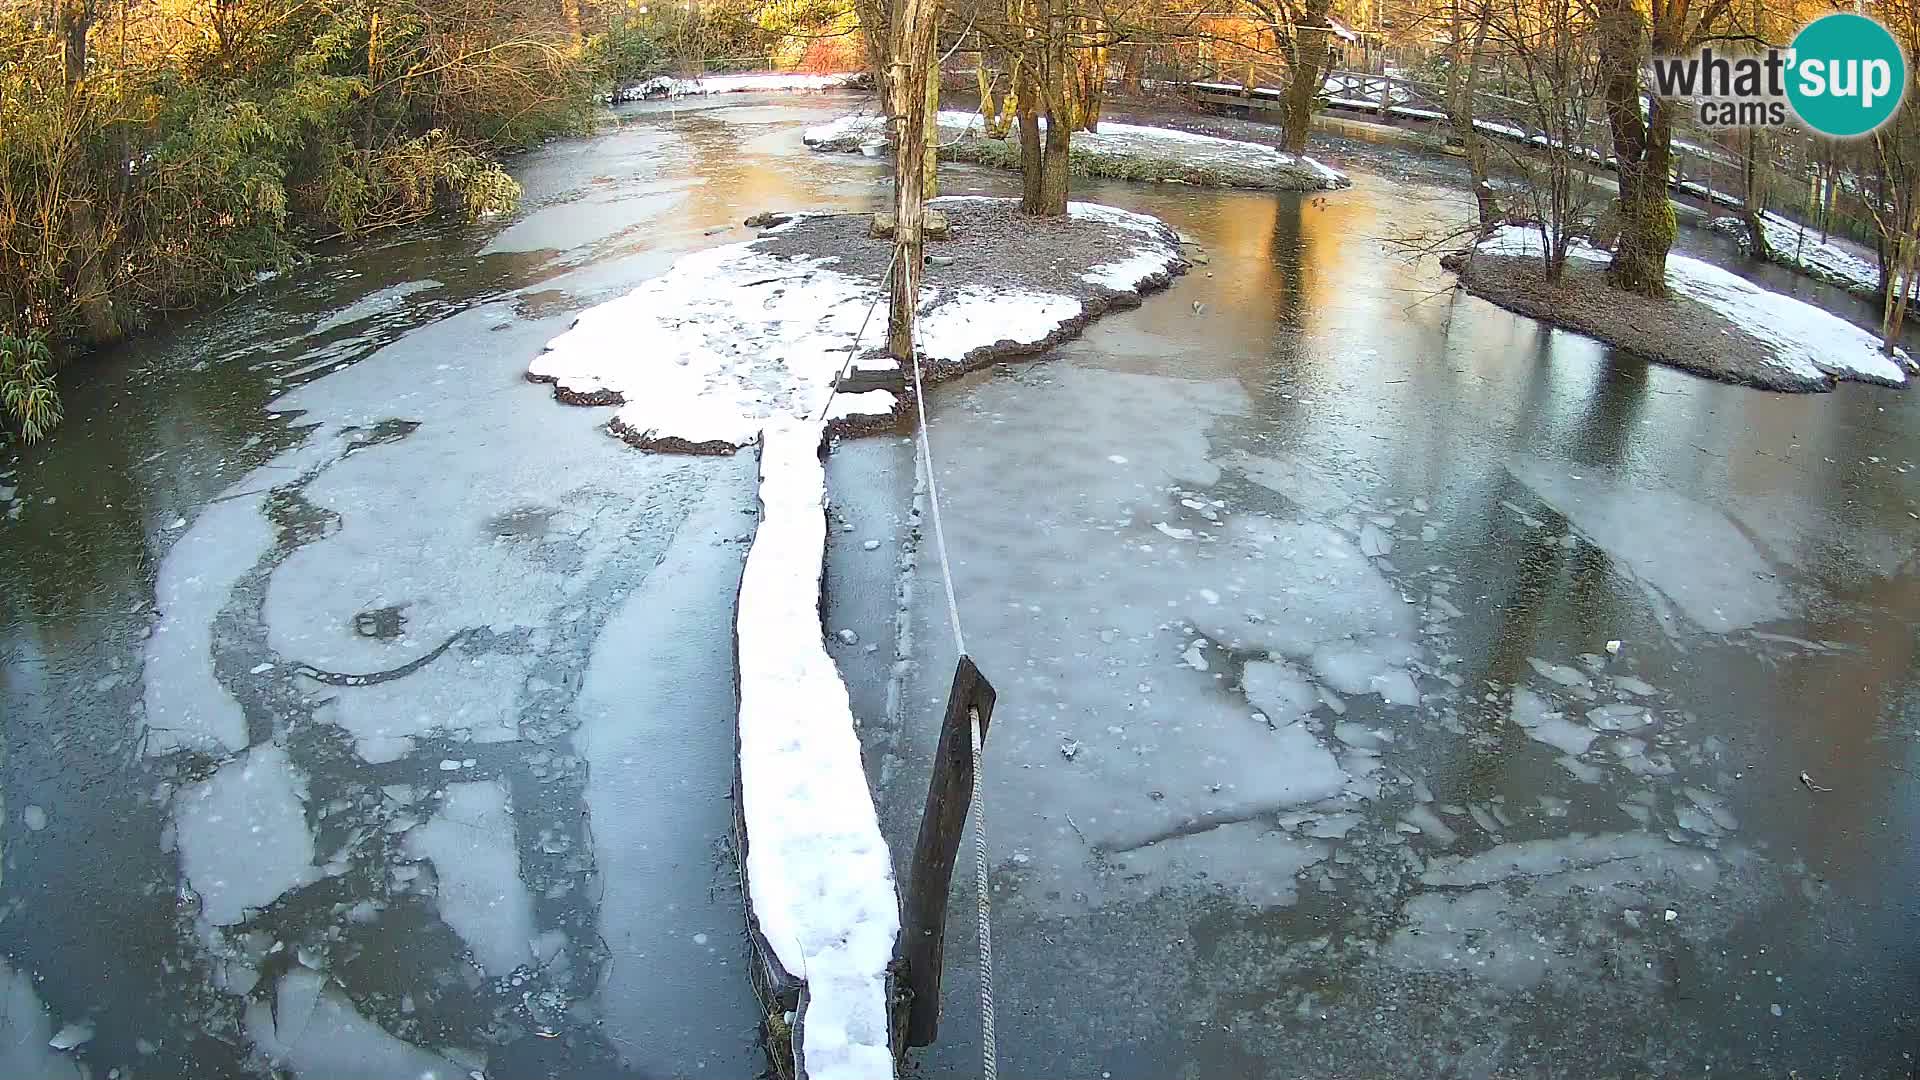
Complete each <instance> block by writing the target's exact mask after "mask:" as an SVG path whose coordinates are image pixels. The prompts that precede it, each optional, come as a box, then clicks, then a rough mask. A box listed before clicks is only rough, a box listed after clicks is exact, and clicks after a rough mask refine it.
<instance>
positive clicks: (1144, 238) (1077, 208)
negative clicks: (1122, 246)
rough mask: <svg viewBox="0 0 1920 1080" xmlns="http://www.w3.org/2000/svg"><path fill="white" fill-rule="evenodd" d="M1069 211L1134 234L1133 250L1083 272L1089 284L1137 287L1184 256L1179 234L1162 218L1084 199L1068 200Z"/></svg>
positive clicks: (1074, 214)
mask: <svg viewBox="0 0 1920 1080" xmlns="http://www.w3.org/2000/svg"><path fill="white" fill-rule="evenodd" d="M1067 213H1068V214H1070V215H1072V216H1073V217H1076V218H1080V219H1082V220H1085V221H1099V222H1102V223H1105V224H1107V225H1111V226H1114V227H1115V228H1118V229H1123V230H1125V231H1126V232H1128V233H1130V234H1132V236H1133V238H1134V239H1133V248H1132V250H1130V251H1128V252H1127V253H1126V254H1124V255H1122V256H1121V257H1120V258H1118V259H1115V260H1114V261H1112V262H1107V263H1101V264H1100V265H1098V266H1095V267H1093V268H1092V269H1090V270H1088V271H1087V272H1086V273H1084V274H1082V275H1080V279H1081V280H1082V281H1085V282H1088V283H1089V284H1093V285H1099V286H1102V287H1104V288H1108V289H1113V290H1115V291H1117V292H1126V291H1129V290H1135V289H1138V288H1140V286H1141V285H1142V284H1144V283H1145V282H1146V281H1147V280H1148V279H1150V278H1153V277H1155V276H1157V275H1163V274H1165V273H1166V272H1167V268H1168V267H1169V266H1172V265H1173V264H1174V263H1176V262H1178V261H1179V259H1180V252H1179V249H1178V247H1177V246H1176V238H1175V237H1174V236H1172V235H1170V234H1169V233H1168V230H1167V226H1166V225H1165V223H1163V222H1162V221H1161V220H1160V219H1159V218H1156V217H1149V216H1147V215H1146V214H1136V213H1134V212H1133V211H1131V210H1121V209H1119V208H1117V207H1112V206H1103V205H1101V204H1099V203H1084V202H1070V203H1068V204H1067Z"/></svg>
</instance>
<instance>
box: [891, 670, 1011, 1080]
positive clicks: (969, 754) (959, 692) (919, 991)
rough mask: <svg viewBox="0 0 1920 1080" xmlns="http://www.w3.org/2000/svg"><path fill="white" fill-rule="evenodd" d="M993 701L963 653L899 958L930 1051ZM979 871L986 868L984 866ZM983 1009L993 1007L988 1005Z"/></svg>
mask: <svg viewBox="0 0 1920 1080" xmlns="http://www.w3.org/2000/svg"><path fill="white" fill-rule="evenodd" d="M994 698H995V695H994V690H993V685H992V684H991V683H989V682H987V679H986V676H984V675H982V674H980V669H979V668H977V667H975V666H974V664H973V660H972V658H970V657H968V656H967V655H965V654H964V653H963V654H961V656H960V662H959V664H958V665H957V666H956V667H955V669H954V672H953V689H952V691H951V692H950V693H949V694H948V695H947V713H946V717H945V718H944V719H943V720H942V721H941V725H940V742H939V745H938V746H937V747H936V748H935V750H934V756H933V778H932V780H931V781H930V782H929V783H928V784H927V807H926V812H925V813H924V814H922V815H921V818H920V836H919V839H918V840H917V842H916V843H915V844H914V846H913V865H912V867H911V870H910V875H911V876H910V877H909V878H908V889H907V903H906V911H905V913H904V914H903V917H902V919H901V926H900V930H901V935H900V938H901V942H900V944H901V959H902V960H903V961H904V967H905V969H906V970H905V976H906V982H907V987H908V989H909V990H910V991H912V996H911V999H910V1001H909V1004H908V1012H907V1032H906V1036H907V1037H906V1043H907V1045H908V1046H929V1045H931V1044H932V1043H933V1041H934V1039H935V1038H937V1037H938V1035H939V1032H940V969H941V967H942V966H943V961H944V957H945V954H946V929H947V897H948V894H949V892H950V891H951V886H952V883H953V864H954V862H955V861H956V860H957V859H958V857H959V855H960V843H961V840H962V839H963V837H964V835H965V832H966V825H967V813H968V807H969V804H977V803H978V801H979V791H980V772H979V768H978V755H979V752H980V746H981V741H982V740H983V739H985V738H986V734H987V725H988V723H989V721H991V719H992V717H993V703H994ZM973 813H974V823H975V827H976V830H977V829H978V828H979V827H980V824H981V823H980V819H979V813H980V810H979V807H978V806H977V805H975V806H974V807H973ZM980 839H984V833H977V834H976V840H980ZM981 854H982V855H984V852H982V853H981ZM980 869H981V870H982V871H984V870H985V863H984V862H982V864H981V866H980ZM983 899H984V896H983ZM982 910H983V911H984V908H983V909H982ZM982 930H983V931H984V930H985V927H982ZM989 940H990V939H988V938H986V937H985V936H984V933H983V936H982V939H981V945H982V949H981V957H980V962H981V964H982V965H983V968H985V967H988V966H990V965H991V964H992V962H993V961H992V953H991V952H990V951H989V950H990V949H991V945H989V944H988V941H989ZM981 974H982V985H983V986H984V985H986V982H985V980H986V979H987V978H988V977H990V976H989V973H988V972H987V971H985V970H983V971H982V973H981ZM982 1007H983V1008H991V1005H990V1004H988V1002H987V1001H985V1000H983V1001H982Z"/></svg>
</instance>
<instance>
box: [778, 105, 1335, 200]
mask: <svg viewBox="0 0 1920 1080" xmlns="http://www.w3.org/2000/svg"><path fill="white" fill-rule="evenodd" d="M937 123H938V125H939V128H940V136H941V138H942V139H943V140H951V139H955V138H959V137H961V136H963V135H966V134H968V133H974V134H980V133H982V131H983V124H982V121H981V119H980V117H979V116H978V114H975V113H967V112H957V111H954V110H950V109H943V110H941V111H940V114H939V117H938V120H937ZM1040 123H1041V127H1042V128H1043V129H1044V128H1045V126H1046V118H1045V117H1042V118H1041V121H1040ZM1099 128H1100V130H1099V131H1076V132H1074V133H1073V149H1074V151H1075V152H1076V153H1085V154H1096V155H1101V156H1110V157H1158V158H1173V159H1176V160H1181V161H1197V162H1203V163H1204V162H1217V163H1220V164H1228V165H1238V166H1250V167H1254V168H1259V167H1262V166H1266V167H1272V168H1289V169H1290V168H1293V167H1294V165H1295V163H1296V162H1304V163H1305V164H1306V165H1307V166H1308V167H1309V168H1311V169H1312V170H1313V171H1314V173H1315V174H1316V175H1317V176H1319V177H1320V180H1321V185H1322V186H1323V187H1326V188H1338V187H1345V186H1346V185H1347V184H1348V183H1349V181H1348V179H1347V177H1346V176H1345V175H1343V174H1341V173H1340V172H1339V171H1337V170H1335V169H1331V168H1328V167H1327V166H1326V165H1323V164H1321V163H1320V162H1318V161H1315V160H1314V159H1312V158H1296V157H1295V156H1294V155H1292V154H1288V153H1284V152H1282V151H1280V150H1278V149H1275V148H1274V147H1271V146H1267V145H1265V144H1264V143H1255V142H1244V141H1242V140H1239V139H1223V138H1220V137H1219V136H1217V135H1199V134H1195V133H1193V132H1190V131H1179V130H1176V129H1174V128H1163V127H1148V126H1145V125H1140V124H1120V123H1115V122H1113V121H1111V120H1103V121H1101V122H1100V124H1099ZM888 134H889V132H888V125H887V120H886V118H885V117H884V116H879V115H875V114H870V113H862V114H855V115H850V116H841V117H836V118H835V119H833V120H830V121H828V122H827V123H825V124H817V125H815V126H813V127H810V128H808V129H806V131H804V132H802V133H801V140H802V141H803V142H805V143H806V144H807V145H808V146H813V147H823V146H828V147H830V146H833V145H835V144H838V145H841V146H844V144H845V143H846V142H847V141H848V140H884V139H886V138H887V137H888Z"/></svg>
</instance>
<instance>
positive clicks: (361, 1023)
mask: <svg viewBox="0 0 1920 1080" xmlns="http://www.w3.org/2000/svg"><path fill="white" fill-rule="evenodd" d="M274 1006H277V1010H278V1022H277V1023H276V1019H275V1008H274ZM246 1026H247V1036H248V1038H250V1039H252V1040H253V1045H254V1048H255V1049H256V1050H258V1051H259V1052H260V1053H261V1054H262V1055H264V1056H265V1057H266V1058H267V1060H268V1061H270V1062H272V1063H273V1064H275V1065H280V1066H285V1067H286V1068H289V1069H291V1070H292V1071H293V1073H294V1075H295V1076H298V1077H299V1078H300V1080H402V1078H404V1080H459V1078H463V1077H465V1076H466V1075H467V1071H466V1070H465V1069H462V1068H460V1067H459V1066H457V1065H455V1064H453V1063H452V1062H450V1061H448V1060H446V1059H445V1058H442V1057H438V1056H436V1055H434V1054H430V1053H428V1052H427V1051H425V1050H422V1049H420V1048H419V1047H417V1046H414V1045H413V1044H412V1043H408V1042H404V1041H402V1040H401V1039H399V1038H396V1037H395V1036H393V1035H392V1034H389V1033H388V1032H387V1031H386V1030H385V1029H383V1028H381V1027H380V1025H378V1024H375V1023H374V1022H372V1021H371V1020H368V1019H367V1018H366V1017H364V1016H361V1015H360V1013H359V1012H358V1011H356V1010H355V1009H354V1007H353V1003H352V1002H351V1001H349V1000H347V997H346V995H345V994H343V993H341V991H340V990H339V988H337V987H334V986H332V985H330V984H329V983H328V981H327V977H326V976H324V975H322V974H320V973H319V972H317V971H310V970H308V969H307V968H304V967H300V966H298V965H295V966H294V968H293V969H292V970H291V971H289V972H287V973H286V974H285V975H283V976H281V978H280V985H279V986H278V987H277V988H276V998H275V1002H274V1003H273V1006H269V1004H268V1002H267V1001H266V1000H264V999H262V1000H257V1001H254V1002H253V1003H252V1004H250V1005H249V1006H247V1014H246Z"/></svg>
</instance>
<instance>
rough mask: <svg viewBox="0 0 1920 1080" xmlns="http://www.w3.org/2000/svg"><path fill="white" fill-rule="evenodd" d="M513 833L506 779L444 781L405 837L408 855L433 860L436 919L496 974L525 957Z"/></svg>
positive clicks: (526, 917) (527, 919)
mask: <svg viewBox="0 0 1920 1080" xmlns="http://www.w3.org/2000/svg"><path fill="white" fill-rule="evenodd" d="M513 836H514V832H513V811H512V808H511V807H510V806H509V805H508V800H507V789H506V787H505V785H503V784H501V783H500V782H499V781H496V780H483V781H477V782H475V783H469V784H449V785H447V797H446V803H445V804H444V805H442V806H441V808H440V812H439V813H438V814H435V815H434V817H433V820H431V821H429V822H427V823H426V824H425V825H422V826H419V827H418V828H416V829H414V830H413V831H411V832H409V833H408V834H407V841H406V847H407V854H408V855H409V856H411V857H413V858H416V859H418V858H424V859H430V860H432V862H433V869H434V875H435V877H436V878H438V879H439V882H440V889H439V894H438V901H439V906H440V917H441V918H443V919H445V920H446V921H447V925H448V926H451V927H453V930H454V933H457V934H459V935H460V940H462V941H464V942H466V943H467V947H468V948H470V949H472V950H473V955H474V958H475V959H477V960H478V961H479V962H480V966H481V968H482V969H484V970H485V971H486V973H487V974H489V975H492V976H494V977H495V978H499V977H501V976H503V975H509V974H512V972H513V969H514V968H516V967H519V966H520V965H521V964H525V963H529V962H530V961H531V960H532V955H531V953H530V952H529V951H528V943H529V942H530V941H532V940H533V898H532V897H531V896H529V895H528V893H527V886H526V883H525V882H524V881H522V880H521V879H520V856H519V852H518V851H516V850H515V848H514V843H513Z"/></svg>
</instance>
